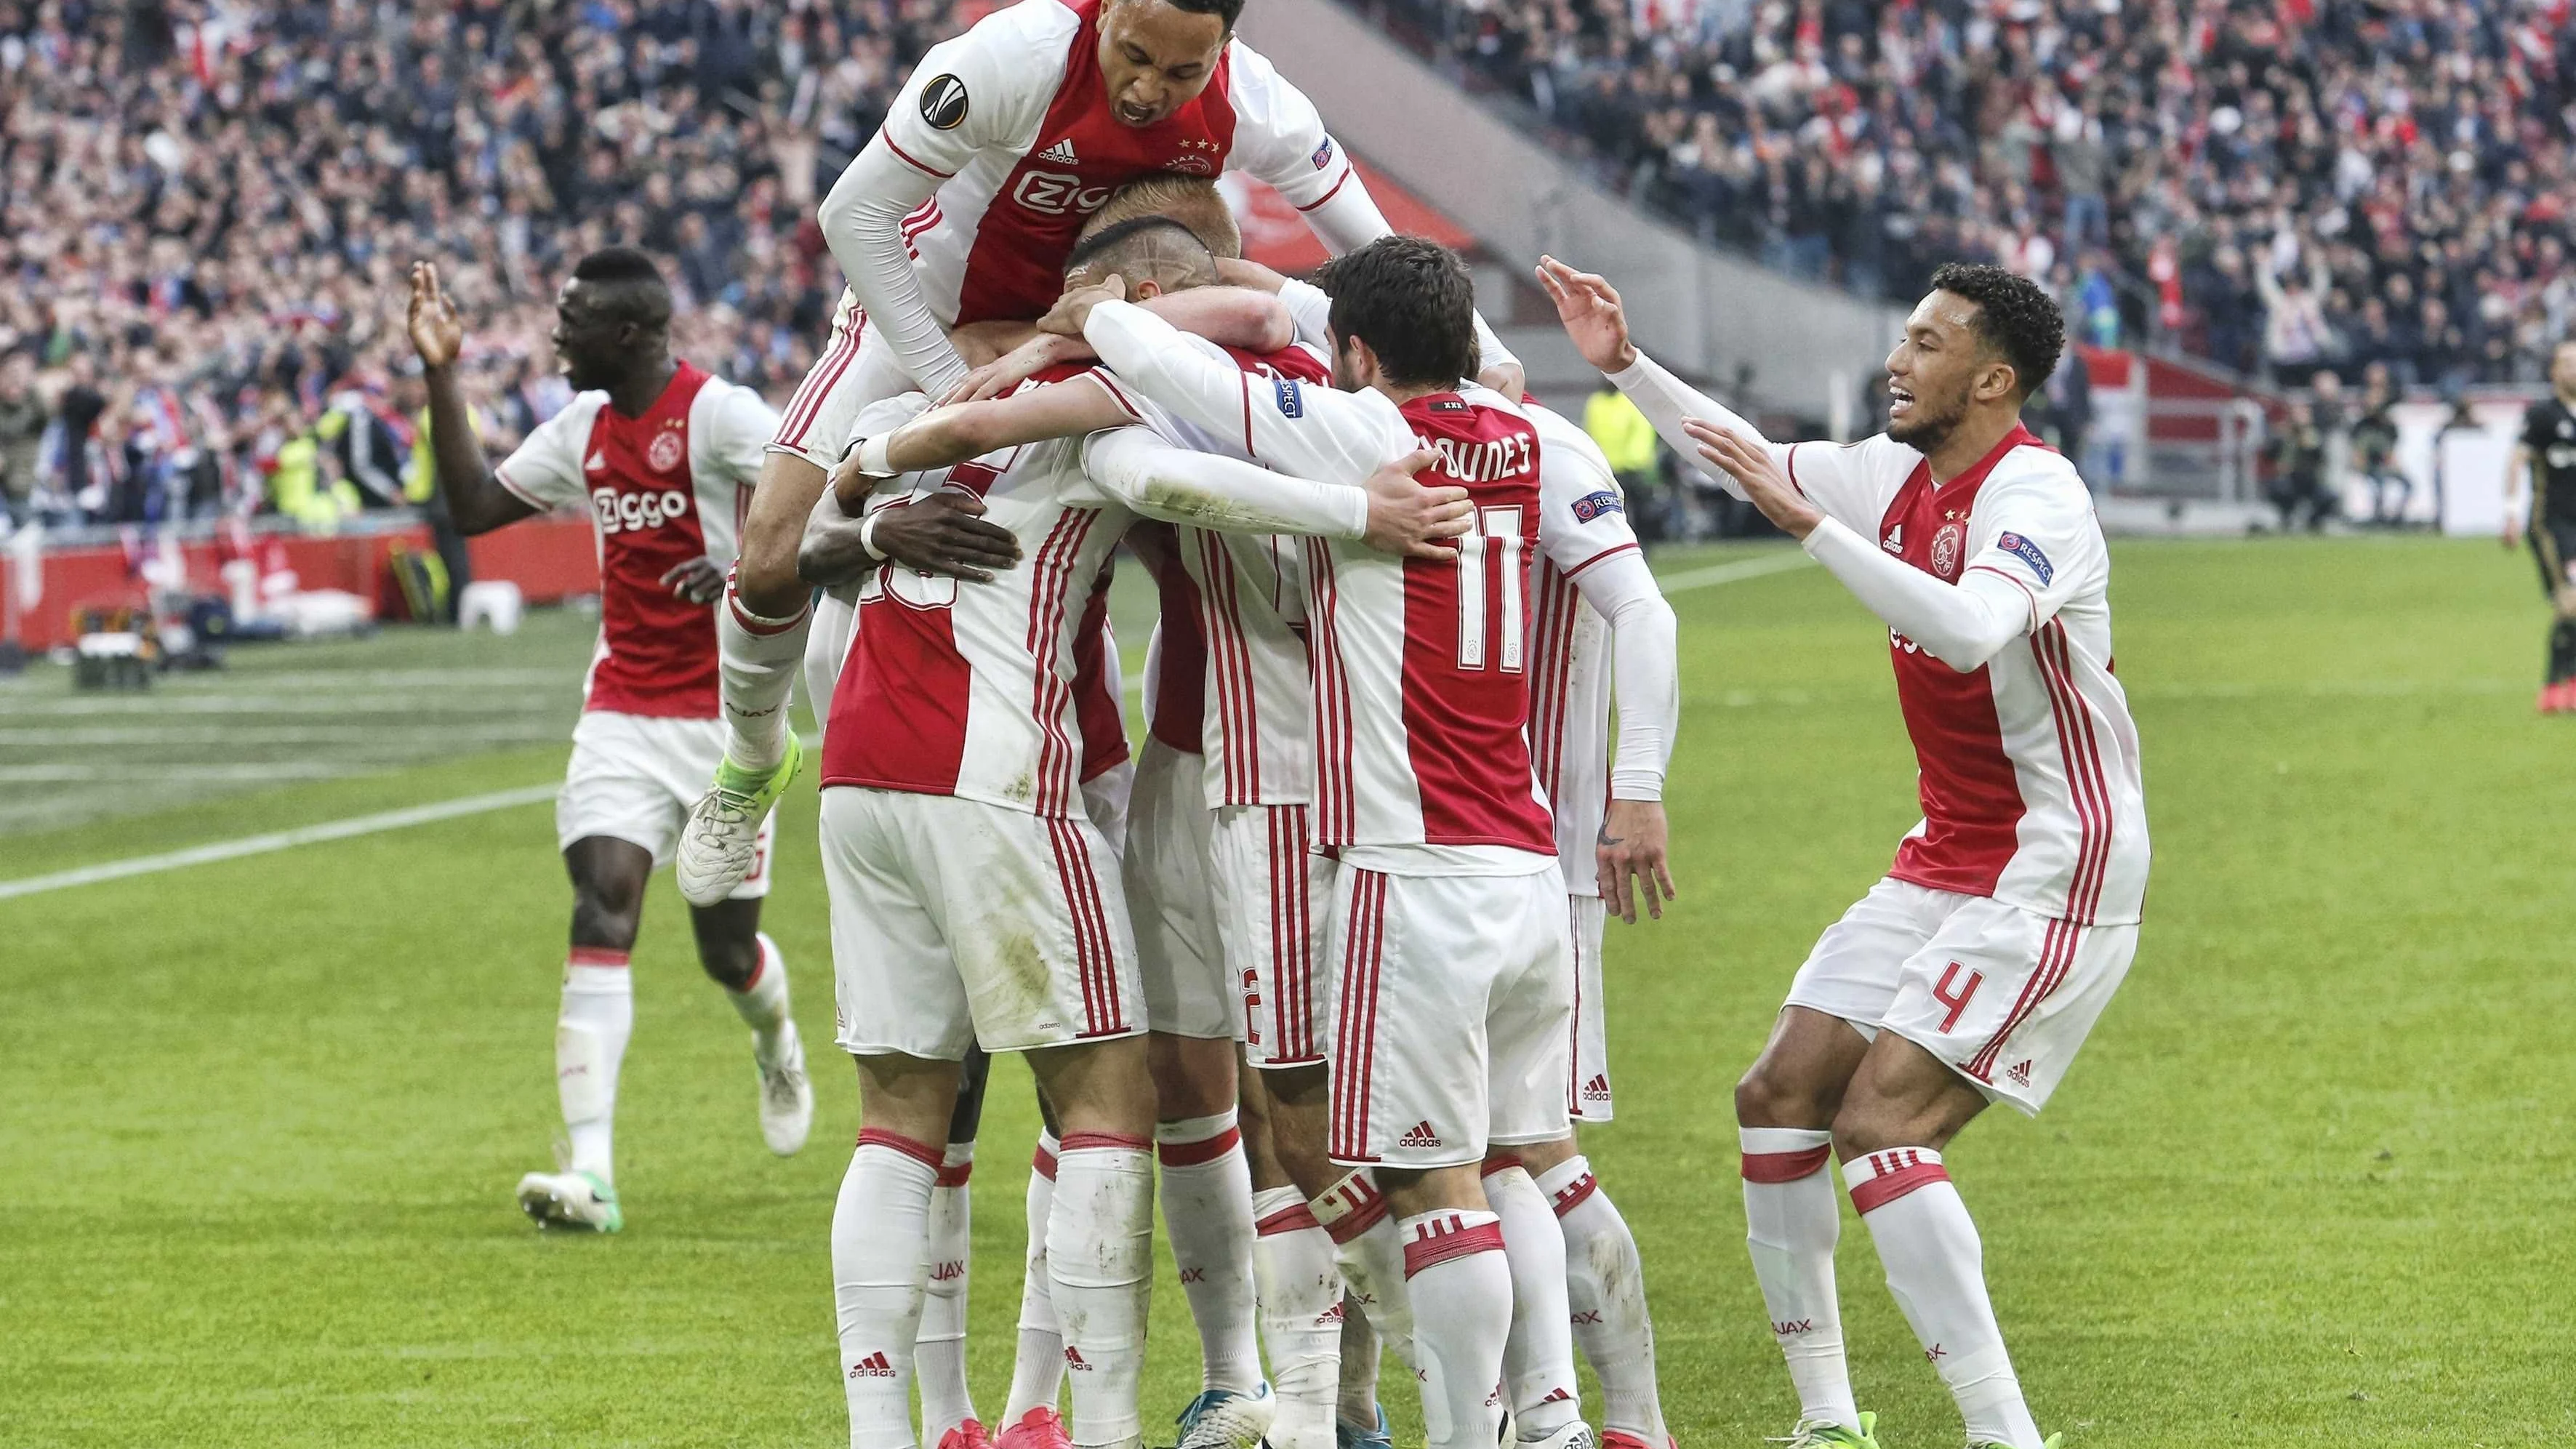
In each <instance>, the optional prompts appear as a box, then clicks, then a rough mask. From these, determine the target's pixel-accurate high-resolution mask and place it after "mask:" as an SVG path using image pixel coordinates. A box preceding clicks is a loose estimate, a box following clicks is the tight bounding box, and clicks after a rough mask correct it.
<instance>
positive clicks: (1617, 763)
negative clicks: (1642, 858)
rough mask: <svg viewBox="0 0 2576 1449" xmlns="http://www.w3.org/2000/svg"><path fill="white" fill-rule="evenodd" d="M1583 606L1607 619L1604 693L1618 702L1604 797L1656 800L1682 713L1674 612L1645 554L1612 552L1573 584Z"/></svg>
mask: <svg viewBox="0 0 2576 1449" xmlns="http://www.w3.org/2000/svg"><path fill="white" fill-rule="evenodd" d="M1574 587H1575V589H1576V590H1577V591H1578V592H1580V593H1581V594H1582V595H1583V601H1584V602H1585V603H1587V604H1590V605H1591V606H1592V607H1593V608H1594V609H1596V610H1598V611H1600V614H1601V616H1602V617H1603V618H1604V619H1607V620H1609V621H1610V687H1611V691H1612V693H1613V694H1614V695H1615V696H1616V698H1617V699H1618V702H1619V750H1618V754H1617V755H1616V757H1614V758H1613V759H1612V760H1611V762H1610V798H1611V799H1613V800H1661V799H1662V798H1664V771H1665V768H1666V767H1667V766H1668V765H1669V764H1670V763H1671V762H1672V757H1673V736H1674V734H1675V733H1676V732H1677V731H1678V729H1679V727H1680V723H1681V713H1682V684H1681V666H1680V664H1679V662H1678V659H1677V657H1676V652H1675V640H1676V639H1677V638H1678V637H1679V635H1680V629H1679V626H1678V625H1677V624H1676V622H1675V621H1674V618H1673V606H1672V605H1671V604H1669V603H1667V602H1665V600H1664V595H1663V591H1662V590H1660V589H1657V588H1656V587H1655V575H1654V571H1653V570H1652V569H1649V568H1647V567H1646V556H1645V555H1644V554H1641V553H1638V552H1637V551H1636V550H1634V549H1629V550H1625V551H1623V552H1618V553H1614V554H1612V555H1610V556H1608V557H1606V558H1604V559H1602V560H1601V562H1600V563H1599V564H1598V565H1597V566H1596V567H1593V568H1589V569H1586V570H1585V571H1584V572H1583V573H1582V574H1581V575H1579V576H1577V577H1576V579H1575V580H1574Z"/></svg>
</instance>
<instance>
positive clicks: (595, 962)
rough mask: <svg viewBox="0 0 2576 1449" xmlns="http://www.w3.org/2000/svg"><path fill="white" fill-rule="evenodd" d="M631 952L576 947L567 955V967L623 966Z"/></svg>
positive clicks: (601, 947)
mask: <svg viewBox="0 0 2576 1449" xmlns="http://www.w3.org/2000/svg"><path fill="white" fill-rule="evenodd" d="M633 954H634V953H633V952H631V951H611V950H609V949H608V948H607V947H605V946H575V947H573V948H572V950H571V951H570V952H569V953H568V954H567V955H565V957H564V964H565V965H567V966H623V965H625V964H626V958H627V957H629V956H631V955H633Z"/></svg>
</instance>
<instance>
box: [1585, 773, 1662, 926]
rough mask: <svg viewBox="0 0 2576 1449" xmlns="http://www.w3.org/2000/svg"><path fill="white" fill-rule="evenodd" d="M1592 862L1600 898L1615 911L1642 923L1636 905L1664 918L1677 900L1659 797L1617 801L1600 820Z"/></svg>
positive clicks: (1611, 803) (1613, 912)
mask: <svg viewBox="0 0 2576 1449" xmlns="http://www.w3.org/2000/svg"><path fill="white" fill-rule="evenodd" d="M1592 860H1593V866H1594V868H1595V870H1596V871H1597V872H1598V883H1599V885H1600V887H1601V901H1602V904H1603V905H1605V906H1607V907H1608V908H1609V910H1610V913H1611V914H1612V915H1614V916H1617V917H1618V918H1619V919H1620V920H1623V921H1625V922H1627V923H1628V924H1629V925H1632V926H1633V925H1635V924H1637V904H1638V902H1640V901H1643V902H1644V903H1645V906H1646V914H1647V915H1649V916H1652V917H1653V918H1655V919H1656V920H1658V921H1660V920H1662V919H1663V918H1664V902H1666V901H1668V900H1671V899H1673V897H1674V895H1675V894H1676V892H1675V891H1674V890H1673V872H1672V867H1671V866H1669V865H1668V864H1666V863H1665V860H1664V807H1663V803H1662V802H1661V801H1658V800H1613V801H1611V802H1610V809H1609V812H1608V813H1607V814H1605V815H1603V816H1602V818H1601V834H1600V835H1599V836H1598V837H1597V838H1596V839H1595V841H1594V843H1593V848H1592Z"/></svg>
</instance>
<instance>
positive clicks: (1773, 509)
mask: <svg viewBox="0 0 2576 1449" xmlns="http://www.w3.org/2000/svg"><path fill="white" fill-rule="evenodd" d="M1682 431H1683V432H1685V433H1688V434H1690V435H1691V438H1692V439H1693V440H1694V441H1696V442H1697V443H1698V444H1699V455H1700V456H1701V457H1702V458H1704V459H1706V460H1708V463H1709V465H1710V466H1711V467H1715V468H1719V469H1722V470H1724V471H1725V472H1728V473H1731V474H1733V475H1735V481H1736V482H1738V483H1741V484H1743V485H1744V496H1745V497H1747V498H1750V499H1752V500H1753V506H1754V507H1756V508H1759V509H1761V510H1762V516H1763V517H1765V518H1767V519H1770V520H1771V522H1772V523H1773V525H1775V526H1776V527H1778V528H1779V530H1780V531H1781V532H1782V533H1785V534H1787V535H1789V536H1790V537H1791V538H1797V539H1803V538H1805V537H1806V536H1807V535H1808V534H1810V533H1813V532H1815V531H1816V525H1817V524H1819V523H1822V522H1824V521H1825V516H1824V515H1823V514H1821V513H1819V512H1817V511H1816V506H1815V505H1814V504H1812V503H1809V502H1808V501H1807V499H1806V496H1805V495H1804V494H1802V493H1800V492H1799V491H1798V490H1797V488H1796V487H1795V486H1794V485H1792V484H1791V483H1790V482H1789V476H1788V475H1787V474H1785V473H1783V472H1781V471H1780V465H1779V464H1778V463H1776V462H1774V461H1772V458H1771V450H1770V449H1768V448H1766V447H1764V446H1762V445H1761V444H1760V443H1757V442H1755V441H1753V440H1752V439H1750V438H1747V437H1745V436H1744V435H1743V434H1741V433H1738V432H1736V431H1734V430H1733V429H1731V428H1721V427H1719V426H1718V425H1717V424H1715V423H1712V422H1709V421H1707V420H1705V419H1702V418H1684V419H1683V420H1682Z"/></svg>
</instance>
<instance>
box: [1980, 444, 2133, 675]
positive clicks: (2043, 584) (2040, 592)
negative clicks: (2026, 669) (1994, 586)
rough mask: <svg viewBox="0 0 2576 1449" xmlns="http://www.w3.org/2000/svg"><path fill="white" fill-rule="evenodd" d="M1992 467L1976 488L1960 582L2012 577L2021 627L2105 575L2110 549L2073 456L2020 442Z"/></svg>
mask: <svg viewBox="0 0 2576 1449" xmlns="http://www.w3.org/2000/svg"><path fill="white" fill-rule="evenodd" d="M2007 469H2009V470H2010V471H2009V473H2007V472H2006V471H2005V470H2007ZM1996 472H1997V473H1998V474H2000V475H2002V476H1996V477H1990V478H1988V479H1987V481H1986V483H1985V485H1984V486H1983V487H1981V488H1979V489H1978V490H1977V506H1976V509H1975V511H1974V512H1973V513H1972V515H1971V516H1970V519H1969V523H1968V551H1967V554H1966V558H1967V567H1966V568H1965V569H1964V570H1962V571H1961V573H1960V575H1959V582H1960V583H1961V584H1962V585H1964V584H1966V583H1967V582H1968V581H1969V580H1971V579H1977V580H1979V581H1980V582H1983V581H1985V580H1989V579H1996V580H2005V581H2009V582H2010V583H2011V584H2013V585H2014V586H2015V588H2017V589H2018V590H2019V591H2020V592H2021V593H2022V594H2023V595H2025V596H2026V597H2027V599H2028V601H2029V615H2030V617H2029V621H2028V623H2027V624H2026V625H2025V626H2024V628H2025V630H2030V629H2037V628H2038V627H2039V626H2040V625H2042V624H2045V623H2047V622H2048V621H2049V620H2050V619H2052V618H2054V617H2056V614H2057V611H2058V610H2059V609H2060V608H2061V607H2063V606H2064V605H2065V604H2066V602H2067V600H2069V599H2071V598H2074V597H2075V596H2076V595H2078V594H2081V593H2084V592H2086V591H2087V590H2090V589H2096V588H2099V587H2101V586H2102V585H2103V584H2105V583H2106V582H2108V580H2109V577H2110V567H2111V555H2110V549H2109V547H2108V545H2106V544H2105V543H2104V542H2103V540H2102V525H2101V523H2100V521H2099V520H2098V519H2097V518H2096V517H2095V516H2094V513H2093V499H2092V495H2091V494H2089V493H2087V492H2086V491H2085V488H2084V482H2083V480H2082V479H2080V478H2078V477H2077V476H2076V474H2075V469H2074V466H2073V465H2072V464H2070V463H2067V462H2066V461H2065V460H2063V459H2061V458H2059V457H2057V456H2056V455H2055V454H2053V453H2046V452H2042V451H2041V450H2039V449H2036V448H2021V449H2016V450H2015V451H2014V452H2012V453H2011V454H2009V455H2008V456H2007V457H2006V458H2005V459H2004V460H2003V461H2002V462H2001V463H1999V464H1998V465H1997V469H1996Z"/></svg>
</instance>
